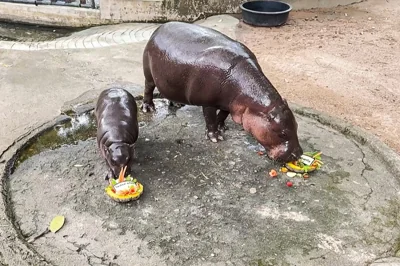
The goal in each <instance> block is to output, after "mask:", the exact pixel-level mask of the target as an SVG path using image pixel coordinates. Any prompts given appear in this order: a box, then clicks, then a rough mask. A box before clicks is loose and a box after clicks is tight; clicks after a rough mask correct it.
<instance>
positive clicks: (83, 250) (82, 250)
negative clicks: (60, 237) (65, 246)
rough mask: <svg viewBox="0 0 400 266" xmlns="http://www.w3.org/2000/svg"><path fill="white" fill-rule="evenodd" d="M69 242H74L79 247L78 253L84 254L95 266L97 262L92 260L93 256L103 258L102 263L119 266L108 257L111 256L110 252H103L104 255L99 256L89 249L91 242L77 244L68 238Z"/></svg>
mask: <svg viewBox="0 0 400 266" xmlns="http://www.w3.org/2000/svg"><path fill="white" fill-rule="evenodd" d="M67 242H68V243H70V244H72V245H73V246H74V247H76V248H77V250H76V252H77V253H78V254H80V255H83V256H84V257H85V258H86V261H87V263H88V264H89V265H90V266H94V263H95V262H92V260H93V258H96V259H100V260H101V263H100V265H107V266H108V265H113V266H119V265H118V264H116V263H113V262H111V261H109V259H108V258H109V254H107V253H103V256H97V255H95V254H94V253H93V252H91V251H89V250H88V249H87V247H88V246H89V245H90V243H87V244H77V243H76V242H74V241H68V240H67Z"/></svg>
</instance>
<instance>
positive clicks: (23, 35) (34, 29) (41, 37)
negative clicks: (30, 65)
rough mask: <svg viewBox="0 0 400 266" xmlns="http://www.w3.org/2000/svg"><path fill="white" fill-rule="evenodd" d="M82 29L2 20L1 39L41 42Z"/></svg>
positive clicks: (0, 23) (0, 25)
mask: <svg viewBox="0 0 400 266" xmlns="http://www.w3.org/2000/svg"><path fill="white" fill-rule="evenodd" d="M80 30H82V29H79V28H78V29H67V28H60V27H43V26H37V25H27V24H18V23H7V22H1V21H0V41H18V42H41V41H49V40H55V39H57V38H61V37H65V36H69V35H71V34H72V33H74V32H76V31H80Z"/></svg>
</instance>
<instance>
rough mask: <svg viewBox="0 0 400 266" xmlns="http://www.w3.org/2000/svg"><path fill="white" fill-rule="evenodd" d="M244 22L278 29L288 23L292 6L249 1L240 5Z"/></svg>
mask: <svg viewBox="0 0 400 266" xmlns="http://www.w3.org/2000/svg"><path fill="white" fill-rule="evenodd" d="M240 9H241V10H242V16H243V21H244V22H245V23H247V24H250V25H254V26H263V27H276V26H281V25H283V24H285V23H286V21H287V19H288V17H289V12H290V11H291V10H292V7H291V5H289V4H287V3H283V2H278V1H249V2H246V3H243V4H241V5H240Z"/></svg>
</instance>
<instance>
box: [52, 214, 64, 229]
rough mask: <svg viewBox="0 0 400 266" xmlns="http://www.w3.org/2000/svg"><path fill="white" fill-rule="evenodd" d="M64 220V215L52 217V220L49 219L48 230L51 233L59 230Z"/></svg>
mask: <svg viewBox="0 0 400 266" xmlns="http://www.w3.org/2000/svg"><path fill="white" fill-rule="evenodd" d="M64 222H65V217H64V216H61V215H60V216H56V217H54V218H53V220H51V223H50V226H49V230H50V231H51V232H52V233H55V232H57V231H58V230H60V229H61V228H62V227H63V226H64Z"/></svg>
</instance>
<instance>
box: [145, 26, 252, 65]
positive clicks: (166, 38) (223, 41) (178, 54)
mask: <svg viewBox="0 0 400 266" xmlns="http://www.w3.org/2000/svg"><path fill="white" fill-rule="evenodd" d="M149 43H150V44H151V45H154V46H156V47H157V49H158V50H159V51H160V52H161V53H163V52H164V53H165V54H166V55H167V56H168V57H169V58H170V59H171V60H172V59H174V58H179V59H182V60H185V59H186V60H189V61H190V60H191V59H194V58H196V57H198V56H201V54H202V53H203V52H204V51H205V50H207V49H209V48H214V47H218V48H225V49H229V50H230V51H235V52H236V53H237V54H238V55H242V56H244V57H248V56H249V51H248V49H247V48H246V47H245V46H244V45H242V44H241V43H239V42H237V41H234V40H233V39H231V38H229V37H228V36H226V35H224V34H222V33H220V32H218V31H216V30H213V29H210V28H206V27H203V26H199V25H196V24H189V23H184V22H168V23H165V24H163V25H162V26H160V27H159V28H158V29H157V30H156V31H155V32H154V33H153V35H152V36H151V38H150V40H149Z"/></svg>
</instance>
